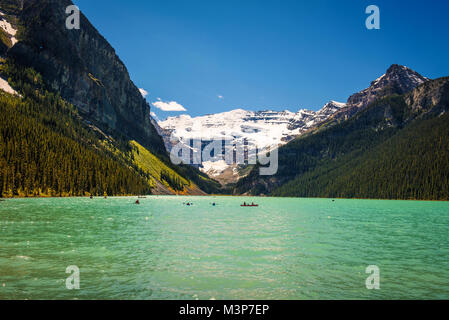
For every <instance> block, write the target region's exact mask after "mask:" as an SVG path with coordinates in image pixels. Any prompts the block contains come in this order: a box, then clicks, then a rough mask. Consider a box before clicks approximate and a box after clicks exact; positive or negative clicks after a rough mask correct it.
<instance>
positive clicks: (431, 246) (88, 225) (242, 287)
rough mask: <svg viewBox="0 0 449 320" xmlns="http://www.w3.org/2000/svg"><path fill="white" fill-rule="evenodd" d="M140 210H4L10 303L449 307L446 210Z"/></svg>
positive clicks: (327, 204) (64, 202)
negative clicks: (372, 268) (370, 282)
mask: <svg viewBox="0 0 449 320" xmlns="http://www.w3.org/2000/svg"><path fill="white" fill-rule="evenodd" d="M135 201H136V198H135V197H134V198H108V199H103V198H95V199H93V200H91V199H88V198H86V199H84V198H61V199H11V200H6V201H1V202H0V299H200V300H203V299H204V300H209V299H217V300H220V299H449V203H447V202H416V201H375V200H335V202H333V201H332V200H330V199H277V198H254V199H252V198H238V197H163V196H160V197H159V196H154V197H147V198H146V199H141V200H140V202H141V204H140V205H137V204H135V203H134V202H135ZM187 201H192V202H193V204H194V205H193V206H191V207H188V206H185V205H183V203H184V202H187ZM243 201H247V202H248V201H249V202H252V201H254V202H257V203H258V204H260V207H258V208H242V207H240V204H241V203H243ZM212 202H216V203H217V206H215V207H213V206H212V205H211V203H212ZM72 265H75V266H78V267H79V269H80V290H68V289H67V288H66V279H67V277H68V276H69V274H66V268H67V267H68V266H72ZM369 265H376V266H378V267H379V269H380V290H368V289H367V288H366V285H365V280H366V278H367V277H368V276H369V274H366V273H365V271H366V268H367V267H368V266H369Z"/></svg>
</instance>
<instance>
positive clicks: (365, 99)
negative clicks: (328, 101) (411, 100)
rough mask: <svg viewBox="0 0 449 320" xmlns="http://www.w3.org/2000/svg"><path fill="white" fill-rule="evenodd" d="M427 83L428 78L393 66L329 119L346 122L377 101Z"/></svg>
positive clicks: (403, 67)
mask: <svg viewBox="0 0 449 320" xmlns="http://www.w3.org/2000/svg"><path fill="white" fill-rule="evenodd" d="M427 81H429V79H428V78H426V77H423V76H422V75H420V74H419V73H417V72H416V71H413V70H412V69H410V68H407V67H405V66H401V65H398V64H393V65H392V66H391V67H390V68H388V70H387V72H386V73H385V74H384V75H383V76H381V77H380V78H378V79H376V80H374V81H373V82H371V85H370V86H369V87H368V88H366V89H365V90H362V91H360V92H357V93H355V94H353V95H352V96H350V97H349V99H348V102H347V104H346V107H345V108H342V109H341V110H340V111H338V112H336V113H335V114H334V115H333V116H332V117H331V119H332V120H337V121H340V120H347V119H349V118H350V117H352V116H353V115H354V114H356V113H357V112H359V111H361V110H364V109H365V108H366V107H367V106H368V105H370V104H371V103H373V102H374V101H376V100H377V99H380V98H384V97H387V96H390V95H393V94H399V95H401V94H405V93H408V92H410V91H412V90H413V89H415V88H416V87H418V86H419V85H421V84H423V83H425V82H427Z"/></svg>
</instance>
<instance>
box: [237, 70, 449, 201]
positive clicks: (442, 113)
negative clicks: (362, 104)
mask: <svg viewBox="0 0 449 320" xmlns="http://www.w3.org/2000/svg"><path fill="white" fill-rule="evenodd" d="M448 111H449V78H441V79H437V80H431V81H427V82H425V83H424V84H421V85H420V86H418V87H417V88H416V89H414V90H413V91H411V92H409V93H406V94H402V95H397V94H393V95H389V96H386V97H383V98H380V99H378V100H375V101H374V102H372V103H370V104H369V105H368V106H367V107H366V108H364V109H363V110H361V111H359V112H358V113H356V115H355V116H353V117H352V118H350V119H348V120H346V121H340V122H338V123H333V124H332V125H328V124H323V126H322V129H321V130H317V131H316V132H313V133H310V134H309V135H307V136H303V137H300V138H298V139H296V140H294V141H293V142H291V143H289V144H287V145H286V146H284V147H282V148H280V150H279V171H278V173H277V174H276V175H275V176H273V177H265V178H263V177H259V176H258V175H257V168H256V169H255V170H253V171H252V172H251V173H250V175H249V176H248V177H246V178H244V179H242V180H241V181H239V183H238V185H237V187H236V193H247V194H257V195H260V194H269V195H273V196H289V197H341V198H379V199H427V200H449V161H448V159H449V112H448Z"/></svg>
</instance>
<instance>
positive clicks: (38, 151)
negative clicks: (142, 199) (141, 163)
mask: <svg viewBox="0 0 449 320" xmlns="http://www.w3.org/2000/svg"><path fill="white" fill-rule="evenodd" d="M12 70H13V66H12V65H10V64H3V65H2V69H1V71H2V74H3V75H5V74H8V73H10V72H11V71H12ZM14 70H15V75H16V76H17V79H18V80H17V82H14V81H12V80H11V82H12V84H13V86H14V87H15V88H16V89H18V88H21V89H22V90H19V91H20V93H21V95H22V97H19V96H16V95H14V96H13V95H10V94H7V93H4V92H3V91H0V197H13V196H84V195H90V194H94V195H103V194H104V193H107V194H109V195H129V194H148V193H150V192H151V188H150V184H149V183H148V182H147V181H146V179H145V177H144V176H142V175H140V174H139V173H138V171H137V167H135V168H133V167H131V166H130V165H129V164H128V163H126V162H125V161H124V160H123V159H122V158H120V157H119V156H117V155H114V154H112V153H111V152H110V151H108V149H107V148H106V147H105V143H104V142H103V140H104V139H105V137H104V136H103V135H102V134H100V133H99V132H96V131H94V130H91V129H90V128H89V127H88V126H87V125H86V124H85V123H83V122H82V120H81V118H79V117H78V115H77V111H76V109H75V108H74V107H73V106H72V105H70V104H68V103H66V102H65V101H63V100H62V99H61V98H60V97H59V96H58V95H55V94H53V93H50V92H48V91H45V90H42V82H41V79H40V76H39V75H38V74H36V73H35V72H33V70H32V69H18V68H15V69H14ZM19 79H20V80H19ZM30 82H31V83H34V85H33V86H32V85H30ZM112 143H114V144H115V145H117V147H120V148H125V147H126V143H125V142H124V141H112Z"/></svg>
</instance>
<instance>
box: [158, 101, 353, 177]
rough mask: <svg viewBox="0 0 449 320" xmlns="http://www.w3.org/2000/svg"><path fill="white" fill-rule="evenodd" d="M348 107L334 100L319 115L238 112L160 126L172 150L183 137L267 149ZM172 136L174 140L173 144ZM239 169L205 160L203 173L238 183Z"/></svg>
mask: <svg viewBox="0 0 449 320" xmlns="http://www.w3.org/2000/svg"><path fill="white" fill-rule="evenodd" d="M345 106H346V104H344V103H339V102H335V101H331V102H329V103H327V104H326V105H325V106H324V107H323V108H322V109H320V110H319V111H317V112H315V111H311V110H305V109H302V110H299V111H298V112H296V113H294V112H290V111H288V110H287V111H271V110H268V111H257V112H254V111H247V110H243V109H237V110H232V111H229V112H223V113H217V114H211V115H206V116H201V117H194V118H192V117H190V116H189V115H180V116H177V117H169V118H168V119H167V120H165V121H160V122H158V125H159V126H160V128H161V129H160V130H159V132H160V134H161V135H162V137H163V138H164V141H165V142H166V145H167V146H168V151H170V148H171V145H172V144H174V143H177V142H176V141H177V139H179V138H183V139H184V140H185V139H199V140H202V141H210V140H213V139H219V140H231V141H235V142H240V143H243V141H244V140H246V141H248V142H250V143H249V144H248V148H249V150H252V149H255V148H259V149H263V148H266V147H269V146H274V147H278V146H280V145H283V144H286V143H288V142H289V141H291V140H293V139H294V138H295V137H297V136H299V135H302V134H304V133H305V132H308V131H310V130H312V129H314V128H316V126H317V125H318V124H320V123H322V122H323V121H325V120H327V119H329V117H331V116H332V115H333V114H335V113H336V112H338V111H339V110H341V109H342V108H344V107H345ZM171 137H172V140H173V141H172V142H169V141H170V138H171ZM173 138H175V139H173ZM195 151H198V150H196V149H195ZM236 167H237V166H236V165H235V164H226V163H225V162H224V161H223V160H218V161H205V162H203V163H202V167H201V170H202V171H203V172H205V173H207V174H208V175H209V176H211V177H213V178H214V179H217V180H219V181H222V182H236V181H237V180H238V179H239V178H240V171H239V170H236Z"/></svg>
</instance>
